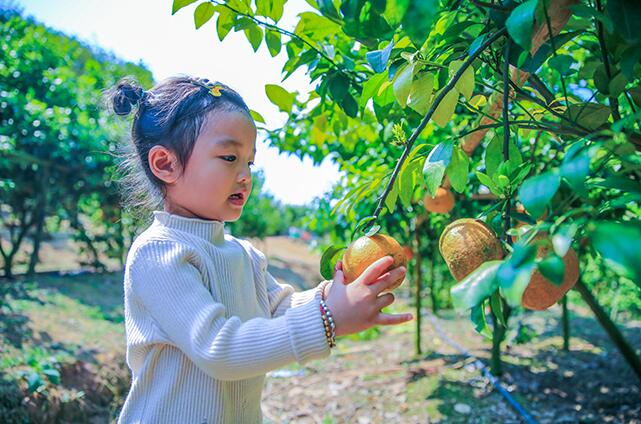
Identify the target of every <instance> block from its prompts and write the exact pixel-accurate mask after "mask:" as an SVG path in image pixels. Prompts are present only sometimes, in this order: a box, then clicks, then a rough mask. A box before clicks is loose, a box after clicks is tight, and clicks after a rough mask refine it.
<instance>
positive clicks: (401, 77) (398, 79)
mask: <svg viewBox="0 0 641 424" xmlns="http://www.w3.org/2000/svg"><path fill="white" fill-rule="evenodd" d="M414 66H415V64H414V63H408V64H407V65H404V66H403V67H402V68H401V69H400V70H399V71H398V72H397V73H396V75H395V76H394V83H393V89H394V97H396V101H397V102H398V104H399V105H401V107H403V108H404V107H405V106H407V97H408V96H409V95H410V90H411V89H412V80H413V78H414Z"/></svg>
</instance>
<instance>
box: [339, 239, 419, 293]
mask: <svg viewBox="0 0 641 424" xmlns="http://www.w3.org/2000/svg"><path fill="white" fill-rule="evenodd" d="M383 256H391V257H392V258H394V263H393V264H392V266H390V269H392V268H396V267H399V266H407V256H406V255H405V252H404V251H403V248H402V247H401V245H400V244H398V242H397V241H396V240H395V239H394V238H392V237H390V236H388V235H385V234H374V235H373V236H363V237H360V238H358V239H356V240H354V242H352V244H350V245H349V246H348V247H347V250H345V254H344V255H343V273H344V275H345V282H346V283H351V282H352V281H354V280H355V279H357V278H358V276H359V275H361V274H362V273H363V271H365V270H366V269H367V267H369V266H370V265H371V264H372V263H374V262H376V261H377V260H378V259H380V258H382V257H383ZM402 283H403V277H401V278H399V279H398V280H396V281H395V282H394V285H393V286H392V287H391V288H390V290H392V289H395V288H396V287H398V286H400V285H401V284H402Z"/></svg>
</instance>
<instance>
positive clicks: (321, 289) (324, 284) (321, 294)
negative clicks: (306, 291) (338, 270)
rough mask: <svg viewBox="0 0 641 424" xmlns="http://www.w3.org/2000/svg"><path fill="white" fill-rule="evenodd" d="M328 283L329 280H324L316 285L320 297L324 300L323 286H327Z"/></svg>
mask: <svg viewBox="0 0 641 424" xmlns="http://www.w3.org/2000/svg"><path fill="white" fill-rule="evenodd" d="M329 284H331V281H330V280H324V281H323V282H321V283H320V284H319V285H318V289H319V290H320V296H321V299H323V300H325V287H327V286H328V285H329Z"/></svg>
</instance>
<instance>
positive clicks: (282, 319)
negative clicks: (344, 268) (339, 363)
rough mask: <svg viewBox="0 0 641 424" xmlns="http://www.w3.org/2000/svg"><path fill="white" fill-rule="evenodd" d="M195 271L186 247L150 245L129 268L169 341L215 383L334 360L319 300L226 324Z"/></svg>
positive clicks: (134, 289)
mask: <svg viewBox="0 0 641 424" xmlns="http://www.w3.org/2000/svg"><path fill="white" fill-rule="evenodd" d="M195 263H197V258H196V255H194V254H193V252H191V251H190V249H189V248H187V247H186V246H184V245H181V244H179V243H176V242H173V241H167V240H162V241H148V242H147V243H145V244H144V245H142V246H140V247H138V249H137V251H136V253H135V255H133V258H132V260H131V261H130V262H129V264H128V274H129V284H130V287H129V289H130V291H131V293H132V294H133V296H135V298H136V300H137V301H138V302H140V303H141V304H142V305H143V306H144V308H145V310H146V311H148V313H149V315H150V316H151V318H152V319H153V320H154V322H155V323H156V325H157V326H158V327H159V329H160V330H161V331H162V332H163V333H164V334H165V335H166V337H167V338H168V339H169V340H170V341H171V342H173V343H174V344H175V345H176V347H178V348H179V349H180V350H181V351H183V352H184V353H185V355H187V356H188V357H189V359H191V360H192V361H193V362H194V363H195V364H196V365H197V366H198V367H199V368H200V369H202V370H203V371H204V372H206V373H207V374H208V375H210V376H211V377H213V378H216V379H218V380H241V379H246V378H251V377H255V376H258V375H261V374H265V373H266V372H268V371H270V370H273V369H276V368H279V367H282V366H284V365H286V364H288V363H291V362H294V361H298V362H299V363H301V364H304V363H306V362H308V361H310V360H312V359H317V358H322V357H326V356H327V355H328V354H329V347H328V344H327V341H326V339H325V335H324V329H323V323H322V319H321V316H320V311H319V306H318V301H319V299H320V298H319V299H318V301H315V302H313V301H309V302H308V303H306V304H305V305H302V306H301V307H299V308H290V309H289V310H287V311H286V312H285V313H284V314H282V315H281V316H279V317H278V318H272V319H268V318H253V319H250V320H247V321H245V322H242V321H241V320H240V318H239V317H237V316H232V317H229V318H226V316H225V306H224V305H223V304H221V303H218V302H216V301H215V299H214V298H213V297H212V295H211V294H210V293H209V291H208V290H207V288H206V287H205V284H204V282H203V278H202V276H201V274H200V271H199V269H198V268H197V267H196V266H195V265H194V264H195Z"/></svg>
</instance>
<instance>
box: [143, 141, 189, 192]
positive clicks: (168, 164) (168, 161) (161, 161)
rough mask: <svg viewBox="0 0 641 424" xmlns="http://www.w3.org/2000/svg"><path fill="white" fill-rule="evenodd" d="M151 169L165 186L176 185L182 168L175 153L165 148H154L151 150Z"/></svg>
mask: <svg viewBox="0 0 641 424" xmlns="http://www.w3.org/2000/svg"><path fill="white" fill-rule="evenodd" d="M148 158H149V168H150V169H151V172H152V173H153V174H154V175H155V176H156V177H158V178H159V179H160V180H161V181H163V182H164V183H165V184H172V183H175V182H176V180H178V178H179V177H180V173H181V167H180V165H179V164H178V157H177V156H176V154H175V153H174V152H172V151H171V150H169V149H167V148H166V147H164V146H154V147H152V148H151V149H150V150H149V156H148Z"/></svg>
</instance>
